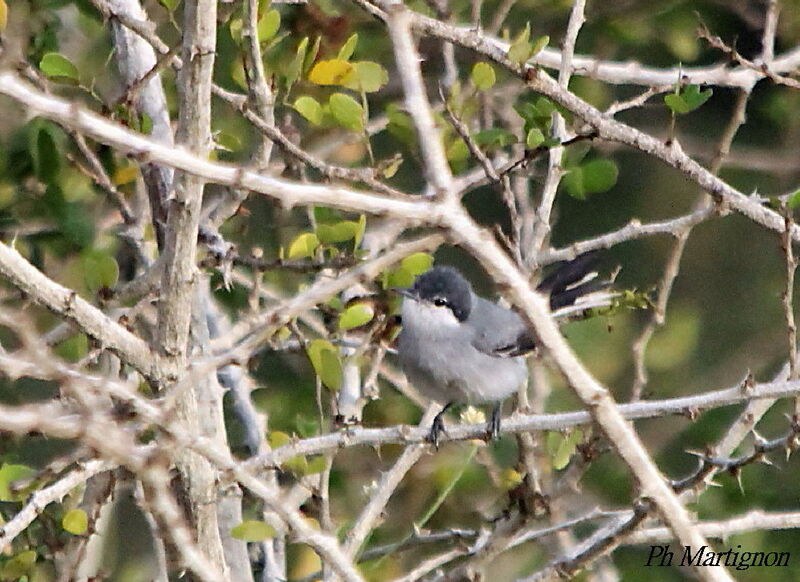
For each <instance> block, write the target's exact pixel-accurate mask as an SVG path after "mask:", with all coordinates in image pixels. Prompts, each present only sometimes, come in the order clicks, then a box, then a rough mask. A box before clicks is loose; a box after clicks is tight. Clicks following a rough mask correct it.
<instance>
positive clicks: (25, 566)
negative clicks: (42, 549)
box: [0, 550, 36, 582]
mask: <svg viewBox="0 0 800 582" xmlns="http://www.w3.org/2000/svg"><path fill="white" fill-rule="evenodd" d="M34 564H36V552H35V551H34V550H26V551H24V552H20V553H19V554H17V555H16V556H14V557H13V558H11V559H10V560H8V561H7V562H6V563H5V564H3V568H2V569H0V580H3V581H6V580H7V581H8V582H14V581H18V580H19V579H20V578H22V577H23V576H27V575H28V574H30V572H31V570H32V569H33V566H34Z"/></svg>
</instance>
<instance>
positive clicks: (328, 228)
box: [317, 220, 361, 244]
mask: <svg viewBox="0 0 800 582" xmlns="http://www.w3.org/2000/svg"><path fill="white" fill-rule="evenodd" d="M360 231H361V225H360V224H359V223H358V222H355V221H353V220H342V221H341V222H337V223H335V224H318V225H317V237H318V238H319V240H320V242H322V243H325V244H333V243H342V242H347V241H349V240H351V239H355V238H356V237H357V236H358V235H359V232H360Z"/></svg>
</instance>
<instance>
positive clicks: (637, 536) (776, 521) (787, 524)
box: [625, 509, 800, 545]
mask: <svg viewBox="0 0 800 582" xmlns="http://www.w3.org/2000/svg"><path fill="white" fill-rule="evenodd" d="M697 527H698V528H699V529H700V531H701V532H703V535H704V536H706V537H709V538H720V539H726V538H728V537H730V536H734V535H737V534H743V533H747V532H751V531H760V530H765V531H777V530H781V529H798V528H800V512H797V511H787V512H765V511H762V510H760V509H756V510H754V511H750V512H748V513H746V514H744V515H740V516H738V517H732V518H730V519H725V520H721V521H701V522H698V524H697ZM671 539H672V537H671V534H670V532H669V530H668V529H667V528H665V527H650V528H644V529H641V530H639V531H637V532H634V533H632V534H631V535H630V536H628V539H626V540H625V545H634V544H656V543H665V542H669V541H670V540H671Z"/></svg>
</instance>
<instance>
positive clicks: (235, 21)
mask: <svg viewBox="0 0 800 582" xmlns="http://www.w3.org/2000/svg"><path fill="white" fill-rule="evenodd" d="M242 28H244V22H243V21H242V19H241V18H231V20H230V22H229V23H228V31H229V32H230V34H231V38H232V39H233V42H235V43H236V45H237V46H241V45H242Z"/></svg>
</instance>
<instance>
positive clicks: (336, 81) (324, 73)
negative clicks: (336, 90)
mask: <svg viewBox="0 0 800 582" xmlns="http://www.w3.org/2000/svg"><path fill="white" fill-rule="evenodd" d="M353 70H354V69H353V65H352V64H350V63H348V62H347V61H343V60H342V59H330V60H327V61H319V62H318V63H317V64H316V65H314V68H313V69H311V72H310V73H309V74H308V80H309V81H311V82H312V83H314V84H315V85H343V84H346V83H348V82H349V81H350V79H351V78H352V76H353V74H354V73H353Z"/></svg>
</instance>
